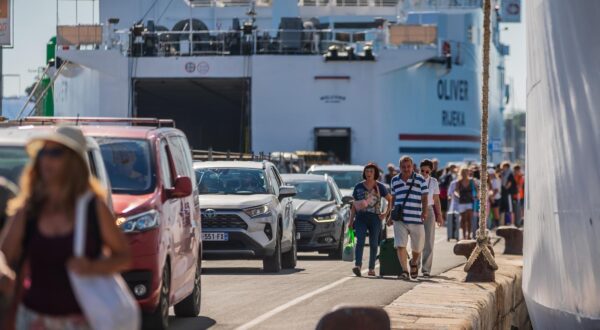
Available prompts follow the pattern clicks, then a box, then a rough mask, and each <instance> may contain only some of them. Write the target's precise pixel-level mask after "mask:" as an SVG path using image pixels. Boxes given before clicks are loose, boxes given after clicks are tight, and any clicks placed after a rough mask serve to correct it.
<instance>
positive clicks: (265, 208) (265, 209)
mask: <svg viewBox="0 0 600 330" xmlns="http://www.w3.org/2000/svg"><path fill="white" fill-rule="evenodd" d="M270 212H271V209H269V205H267V204H265V205H261V206H257V207H250V208H247V209H245V210H244V213H246V214H247V215H248V216H249V217H250V218H256V217H260V216H263V215H267V214H269V213H270Z"/></svg>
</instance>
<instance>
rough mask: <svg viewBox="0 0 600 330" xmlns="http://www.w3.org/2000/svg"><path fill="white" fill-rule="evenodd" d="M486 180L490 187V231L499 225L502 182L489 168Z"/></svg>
mask: <svg viewBox="0 0 600 330" xmlns="http://www.w3.org/2000/svg"><path fill="white" fill-rule="evenodd" d="M488 180H489V181H490V182H489V185H490V187H491V193H490V205H491V209H492V212H491V213H492V217H493V219H492V221H491V223H490V226H489V228H490V229H492V228H494V227H497V226H498V225H499V221H500V199H502V193H501V189H502V180H501V179H500V178H499V177H498V175H497V174H496V171H495V170H494V169H493V168H491V169H489V170H488Z"/></svg>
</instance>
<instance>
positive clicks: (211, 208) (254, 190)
mask: <svg viewBox="0 0 600 330" xmlns="http://www.w3.org/2000/svg"><path fill="white" fill-rule="evenodd" d="M194 171H195V172H196V180H197V182H196V184H197V185H198V192H199V199H200V208H201V209H202V241H203V247H204V249H203V254H204V256H206V257H209V258H210V257H213V258H228V259H229V258H234V259H262V260H263V268H264V270H265V271H266V272H279V271H280V270H281V269H282V268H295V267H296V260H297V250H298V248H297V242H296V229H295V225H294V207H293V204H292V197H293V196H295V195H296V188H294V187H292V186H286V185H284V182H283V180H282V179H281V176H280V175H279V171H278V170H277V168H276V167H275V165H273V164H272V163H270V162H266V161H265V162H245V161H222V162H195V163H194Z"/></svg>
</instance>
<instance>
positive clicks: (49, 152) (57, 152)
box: [38, 147, 66, 158]
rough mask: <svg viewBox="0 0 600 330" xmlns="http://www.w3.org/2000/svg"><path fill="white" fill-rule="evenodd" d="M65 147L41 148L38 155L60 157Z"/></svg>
mask: <svg viewBox="0 0 600 330" xmlns="http://www.w3.org/2000/svg"><path fill="white" fill-rule="evenodd" d="M65 151H66V150H65V148H60V147H59V148H43V149H42V150H40V152H39V153H38V157H49V158H60V157H62V156H63V155H64V154H65Z"/></svg>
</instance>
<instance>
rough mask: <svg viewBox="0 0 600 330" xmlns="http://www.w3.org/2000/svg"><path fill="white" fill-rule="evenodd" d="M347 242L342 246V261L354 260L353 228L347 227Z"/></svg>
mask: <svg viewBox="0 0 600 330" xmlns="http://www.w3.org/2000/svg"><path fill="white" fill-rule="evenodd" d="M347 237H348V243H346V245H345V246H344V251H343V252H342V260H343V261H349V262H352V261H354V247H355V246H356V243H355V242H354V229H352V228H350V229H348V235H347Z"/></svg>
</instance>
